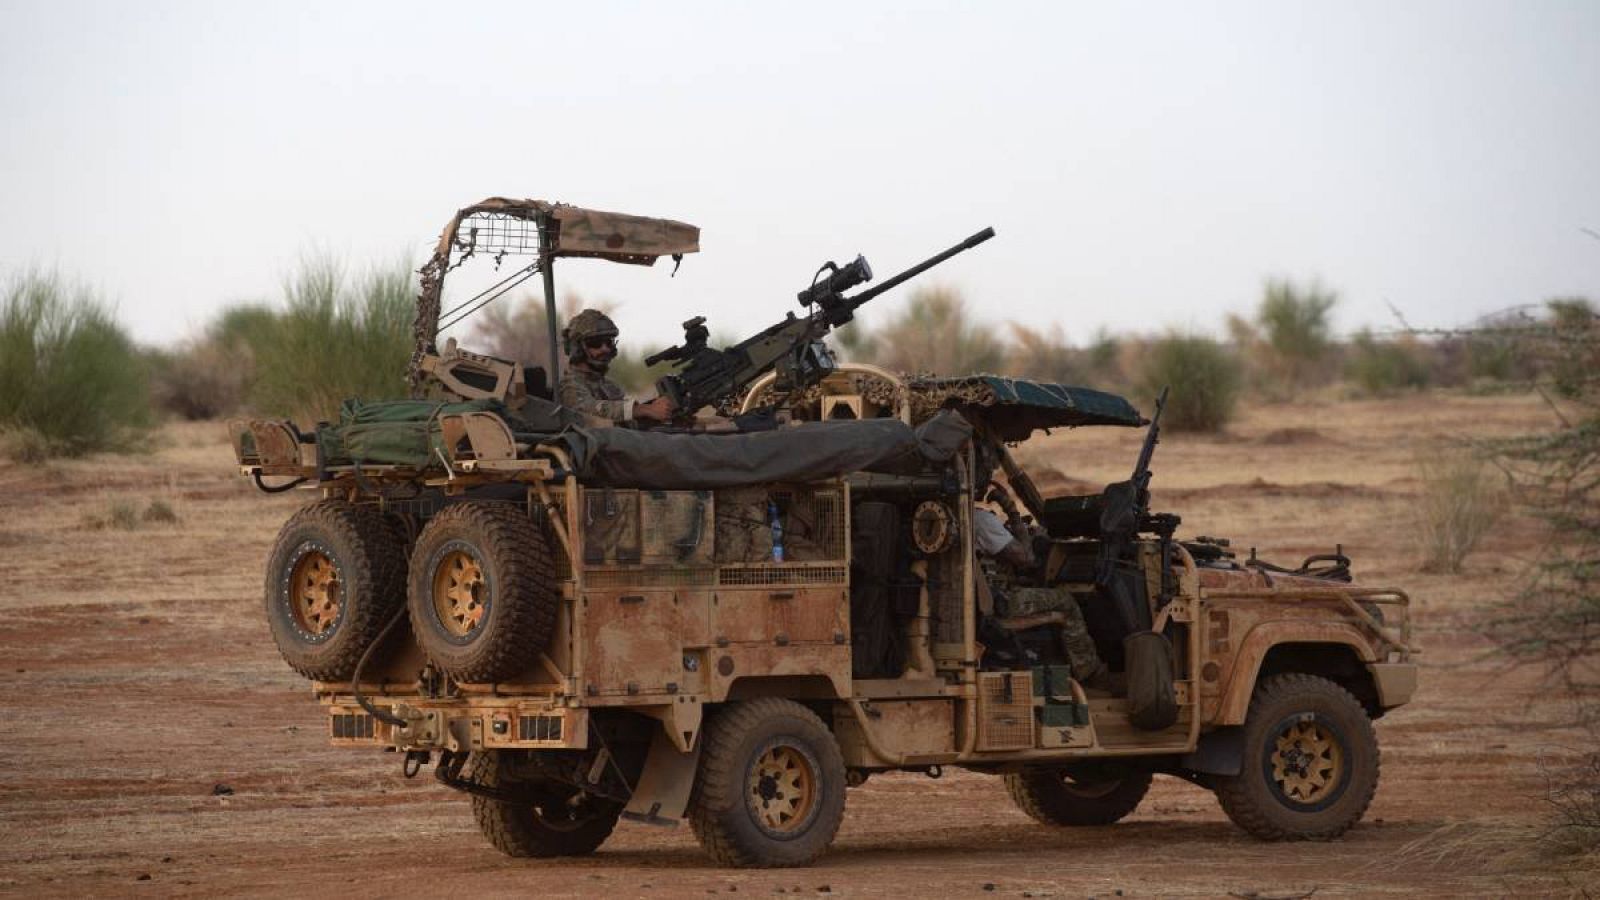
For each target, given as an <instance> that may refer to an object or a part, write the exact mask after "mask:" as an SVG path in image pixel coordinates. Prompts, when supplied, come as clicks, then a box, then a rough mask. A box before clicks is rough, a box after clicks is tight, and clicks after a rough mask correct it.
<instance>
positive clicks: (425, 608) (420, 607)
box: [407, 502, 560, 682]
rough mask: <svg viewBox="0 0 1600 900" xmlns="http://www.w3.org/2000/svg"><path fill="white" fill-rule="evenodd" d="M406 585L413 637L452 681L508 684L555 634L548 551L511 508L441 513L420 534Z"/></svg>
mask: <svg viewBox="0 0 1600 900" xmlns="http://www.w3.org/2000/svg"><path fill="white" fill-rule="evenodd" d="M410 582H411V583H410V587H409V589H408V591H407V594H408V596H409V604H410V610H411V628H412V631H413V632H414V633H415V634H416V636H417V641H418V643H420V644H421V645H422V649H423V651H424V652H425V653H427V654H428V656H429V657H430V658H431V659H432V660H433V661H434V662H435V663H436V664H438V665H439V667H440V668H442V669H444V670H445V671H446V672H449V673H450V675H451V676H452V677H454V678H455V679H456V680H457V681H469V682H490V681H503V680H505V679H507V678H511V677H512V676H514V675H516V674H518V673H519V672H521V671H522V670H523V669H525V668H526V667H527V665H528V662H529V661H530V660H532V659H533V658H534V655H535V654H537V653H538V652H539V651H541V650H543V649H544V648H545V646H546V645H547V644H549V642H550V635H551V633H552V632H553V631H554V630H555V622H556V604H557V603H558V602H560V594H559V592H558V591H557V589H556V582H555V569H554V565H553V563H552V561H551V558H550V546H549V543H548V542H547V541H546V540H545V536H544V533H543V532H542V531H540V530H539V527H538V526H537V525H535V524H534V523H533V522H532V521H531V520H530V519H529V518H528V517H527V516H526V515H524V514H523V511H522V509H521V508H520V507H518V506H516V505H514V504H510V503H483V502H472V503H458V504H456V505H454V506H447V507H445V508H444V509H443V510H441V511H440V512H439V514H438V515H436V516H434V517H433V519H432V521H430V522H428V524H427V526H426V527H424V528H423V529H422V533H421V534H420V535H418V536H417V546H416V549H415V550H413V551H412V553H411V575H410Z"/></svg>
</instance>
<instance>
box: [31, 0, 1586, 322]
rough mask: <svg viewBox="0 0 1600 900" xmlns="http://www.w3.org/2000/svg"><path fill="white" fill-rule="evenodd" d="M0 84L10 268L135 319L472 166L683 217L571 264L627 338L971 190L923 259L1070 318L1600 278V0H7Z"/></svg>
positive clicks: (956, 202)
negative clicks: (69, 287)
mask: <svg viewBox="0 0 1600 900" xmlns="http://www.w3.org/2000/svg"><path fill="white" fill-rule="evenodd" d="M0 117H3V118H0V121H3V132H0V134H3V136H0V201H3V202H0V272H6V271H15V270H16V269H18V268H19V267H23V266H27V265H30V264H43V265H46V266H51V265H54V266H58V267H59V268H60V269H61V270H63V271H64V272H67V273H69V274H72V275H75V276H77V277H80V278H82V279H83V280H85V281H87V282H89V283H90V284H92V285H94V286H96V287H99V288H100V289H102V290H103V292H104V293H105V294H106V295H107V296H108V297H109V298H111V299H113V300H115V302H116V303H117V306H118V310H119V315H120V317H121V318H122V320H123V321H124V322H126V323H127V325H128V326H129V327H130V328H131V330H132V331H133V333H134V335H135V336H136V337H137V338H138V339H140V340H141V341H145V342H149V343H166V342H170V341H172V340H175V339H178V338H181V337H184V336H187V335H190V334H193V333H195V332H196V331H198V330H199V329H200V328H202V327H203V326H204V324H205V323H206V322H208V321H209V320H210V319H211V317H212V316H213V315H214V314H215V313H216V312H217V311H218V310H219V309H221V308H222V307H224V306H225V305H226V304H228V303H231V302H238V301H243V300H252V299H255V300H262V299H266V300H276V299H277V298H278V296H279V294H280V283H281V280H282V278H283V277H284V275H285V273H286V272H288V271H289V270H290V269H291V268H292V267H293V266H294V264H295V262H296V260H297V259H299V258H300V257H301V256H302V255H303V254H305V253H306V252H307V251H309V250H314V249H317V248H321V249H325V250H328V251H332V252H333V253H335V254H337V255H338V256H340V257H342V258H345V259H348V260H350V261H352V263H354V264H357V265H365V264H368V263H371V262H378V261H382V260H389V259H394V258H395V257H397V256H399V255H407V256H409V257H412V258H413V259H414V260H415V261H416V262H420V261H421V260H422V259H423V258H424V257H425V253H426V248H427V247H428V246H429V245H431V243H432V242H433V241H434V240H435V239H436V237H437V234H438V231H439V228H440V227H441V226H442V225H443V224H444V221H445V220H446V219H447V218H448V217H449V215H450V214H451V213H452V212H453V211H454V210H455V209H456V208H457V207H459V206H462V205H465V204H467V203H469V202H472V201H475V200H478V199H480V198H482V197H486V196H493V195H501V196H524V197H538V198H542V199H547V200H562V201H566V202H570V203H575V204H578V205H584V206H592V207H596V208H600V209H614V210H621V211H627V212H634V213H639V214H644V215H654V216H664V217H670V218H676V219H682V220H685V221H688V222H693V223H694V224H697V225H699V226H700V227H701V228H702V247H703V252H702V253H701V254H699V256H697V257H690V258H689V259H687V260H685V262H684V265H683V268H682V270H681V272H680V273H679V274H678V276H677V277H676V278H668V277H667V276H668V270H669V268H670V266H668V265H658V266H657V267H656V268H654V269H649V270H636V269H628V268H624V267H618V266H609V265H606V264H603V263H596V262H592V261H574V262H571V263H569V264H565V265H564V267H561V268H558V272H557V275H558V279H559V281H560V282H561V284H562V286H563V288H568V289H573V290H576V291H578V292H580V293H581V294H583V295H584V296H586V297H591V298H601V299H607V300H610V301H612V302H613V303H617V304H620V310H619V315H618V318H619V320H620V321H621V324H622V326H623V329H624V337H625V339H630V340H637V341H638V342H639V343H641V344H642V343H661V342H664V341H666V340H671V339H673V338H674V337H675V333H676V328H677V323H678V322H680V321H681V320H683V319H685V318H688V317H689V316H690V315H692V314H694V313H696V312H703V313H705V314H706V315H708V316H709V317H710V319H711V323H712V327H713V329H714V330H715V331H716V332H718V333H723V334H731V333H735V332H745V331H749V330H752V329H754V328H757V327H759V326H761V325H764V324H766V322H767V321H768V320H771V319H774V318H776V317H778V316H781V315H782V314H783V313H784V312H785V311H787V310H791V309H796V307H795V306H794V294H795V292H796V291H797V290H799V289H800V288H801V287H803V286H804V285H805V284H806V283H807V282H808V281H809V280H810V277H811V273H812V272H813V271H814V270H815V269H816V267H817V266H818V265H819V264H820V263H821V262H823V261H824V260H826V259H829V258H836V259H839V260H840V261H844V260H846V259H848V258H850V257H853V255H854V254H856V253H858V252H859V253H864V254H866V255H867V257H868V259H870V260H871V262H872V264H873V266H874V268H875V269H876V270H877V271H878V272H879V274H880V277H883V276H887V275H888V274H890V273H892V272H893V271H895V270H898V269H900V268H902V267H904V266H906V265H909V264H911V263H913V262H915V261H917V260H918V259H920V258H921V257H923V256H926V255H929V254H931V253H933V252H935V251H937V250H939V249H942V248H944V247H945V246H947V245H949V244H952V243H954V242H955V241H956V240H958V239H960V238H962V237H964V236H966V235H967V234H970V233H972V232H974V231H976V230H978V229H979V228H981V227H983V226H985V225H993V226H994V227H995V228H996V230H997V231H998V232H999V237H998V238H996V239H995V240H993V241H991V242H989V243H987V244H985V245H983V246H982V247H980V248H979V249H977V250H975V251H973V252H971V253H969V254H966V255H965V256H963V257H960V258H958V259H957V260H955V261H952V262H951V263H949V264H947V265H946V266H945V267H943V268H942V269H940V270H939V271H937V272H936V273H930V275H929V276H924V277H925V279H926V280H927V281H928V282H929V283H933V282H940V283H945V284H949V285H952V286H955V287H958V288H960V289H961V290H962V291H964V292H965V293H966V295H967V296H968V297H969V298H970V299H971V300H972V301H974V303H975V305H976V306H977V308H978V310H979V313H980V315H981V316H983V317H984V318H986V319H988V320H990V321H993V322H996V323H999V322H1004V321H1007V320H1022V321H1029V322H1033V323H1038V324H1046V323H1059V324H1060V325H1061V326H1062V327H1063V328H1064V329H1065V331H1066V333H1067V335H1068V336H1069V338H1071V339H1074V340H1077V341H1082V340H1084V339H1087V338H1088V337H1090V336H1091V335H1092V333H1093V332H1094V330H1095V329H1096V328H1098V327H1100V326H1108V327H1110V328H1113V329H1140V330H1156V329H1159V328H1162V327H1166V326H1175V327H1186V328H1216V327H1217V326H1218V324H1219V323H1220V322H1221V319H1222V316H1223V315H1224V314H1225V313H1226V312H1229V311H1238V312H1248V311H1249V310H1251V309H1253V307H1254V305H1255V303H1256V302H1257V300H1258V298H1259V296H1260V290H1261V285H1262V282H1263V280H1264V279H1265V278H1266V277H1268V276H1273V275H1283V276H1289V277H1293V278H1297V279H1298V278H1311V277H1320V278H1321V279H1322V280H1323V281H1324V282H1325V283H1326V284H1327V285H1329V286H1331V287H1333V288H1335V289H1336V290H1338V291H1339V292H1340V294H1341V296H1342V298H1343V299H1342V302H1341V304H1340V307H1339V309H1338V313H1337V319H1336V321H1337V324H1338V325H1339V327H1340V328H1341V329H1345V330H1348V329H1353V328H1355V327H1358V326H1360V325H1363V324H1375V325H1378V326H1381V327H1389V326H1392V325H1393V324H1394V320H1393V318H1392V316H1391V314H1390V313H1389V312H1388V309H1387V307H1386V305H1385V304H1386V303H1393V304H1394V305H1395V306H1396V307H1398V308H1400V309H1401V310H1402V311H1403V312H1404V313H1405V314H1406V316H1407V317H1408V318H1409V319H1410V320H1411V321H1412V323H1413V324H1417V325H1430V324H1431V325H1445V324H1456V323H1462V322H1465V321H1468V320H1470V319H1471V318H1473V317H1474V316H1476V315H1478V314H1481V313H1485V312H1489V311H1493V310H1498V309H1502V308H1505V307H1509V306H1512V305H1515V304H1520V303H1527V302H1532V301H1537V300H1541V299H1543V298H1546V297H1549V296H1552V295H1562V294H1587V295H1589V296H1591V297H1595V298H1596V299H1600V239H1597V238H1596V237H1594V236H1591V235H1589V234H1587V233H1585V231H1584V230H1583V229H1585V228H1589V229H1594V230H1595V231H1597V232H1600V2H1597V0H1575V2H1534V0H1519V2H1504V3H1487V2H1426V3H1423V2H1337V3H1333V2H1330V3H1325V4H1311V3H1303V2H1270V3H1269V2H1261V3H1250V4H1218V3H1204V4H1200V3H1171V4H1140V5H1134V4H1120V3H1093V4H1090V3H1028V4H1022V3H999V2H990V3H982V4H979V3H937V2H923V3H867V2H857V3H837V4H835V3H825V2H809V3H804V4H799V3H793V4H775V3H753V2H752V3H732V2H729V3H697V2H685V0H674V2H671V3H610V2H601V0H595V2H585V3H571V2H567V3H543V4H540V3H508V4H503V5H502V4H494V3H476V4H466V5H459V4H447V3H437V2H435V3H429V4H422V5H413V4H403V3H389V2H386V3H316V4H311V3H261V2H255V3H248V4H244V3H210V2H206V3H192V4H190V3H156V2H140V3H123V2H116V3H71V2H49V3H19V2H15V0H0ZM909 297H910V291H909V290H906V289H901V290H900V291H898V292H896V293H894V294H891V295H886V296H885V297H883V298H881V299H880V300H879V301H877V303H876V304H875V307H876V309H873V308H870V307H869V310H870V312H869V313H868V314H867V315H866V316H865V318H867V319H868V321H871V320H872V319H873V318H874V317H877V318H881V317H883V316H885V315H887V314H889V313H891V312H893V311H895V310H897V309H899V308H901V307H902V306H903V304H904V303H906V302H907V301H908V299H909Z"/></svg>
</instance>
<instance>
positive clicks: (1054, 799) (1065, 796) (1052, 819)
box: [1005, 770, 1151, 827]
mask: <svg viewBox="0 0 1600 900" xmlns="http://www.w3.org/2000/svg"><path fill="white" fill-rule="evenodd" d="M1150 780H1151V777H1150V773H1149V772H1131V773H1129V774H1128V775H1126V776H1124V777H1123V778H1122V779H1121V781H1120V782H1119V783H1118V785H1117V787H1116V789H1115V790H1114V791H1113V792H1112V793H1111V795H1109V796H1108V797H1076V796H1073V795H1072V794H1071V793H1070V792H1068V791H1067V790H1065V788H1064V786H1063V785H1062V784H1061V781H1060V775H1059V773H1057V772H1055V771H1051V770H1036V771H1031V772H1017V773H1012V774H1008V775H1006V776H1005V782H1006V793H1008V794H1010V795H1011V802H1013V803H1015V804H1016V805H1017V808H1018V809H1020V810H1022V811H1023V812H1025V813H1027V814H1028V816H1029V817H1030V818H1032V819H1033V820H1035V821H1037V822H1040V823H1043V824H1045V825H1053V826H1060V827H1094V826H1100V825H1111V824H1113V823H1115V822H1118V821H1120V820H1122V819H1123V818H1124V817H1126V816H1128V815H1129V814H1130V813H1132V812H1133V811H1134V810H1135V809H1138V808H1139V804H1140V802H1142V801H1143V800H1144V796H1145V794H1146V793H1147V792H1148V791H1149V790H1150Z"/></svg>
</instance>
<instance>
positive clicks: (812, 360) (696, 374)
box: [645, 228, 994, 416]
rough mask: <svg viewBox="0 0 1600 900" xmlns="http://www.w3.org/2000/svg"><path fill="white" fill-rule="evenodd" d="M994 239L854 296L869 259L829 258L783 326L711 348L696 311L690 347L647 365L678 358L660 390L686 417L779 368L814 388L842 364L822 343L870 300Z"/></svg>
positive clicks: (868, 276)
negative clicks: (803, 312) (799, 312)
mask: <svg viewBox="0 0 1600 900" xmlns="http://www.w3.org/2000/svg"><path fill="white" fill-rule="evenodd" d="M992 237H994V229H993V228H985V229H984V230H982V231H980V232H978V233H977V234H974V235H973V236H971V237H969V238H967V239H966V240H964V241H962V242H961V243H959V244H957V245H955V246H954V247H951V248H950V249H948V250H946V251H944V252H943V253H940V254H938V255H936V256H933V257H930V258H928V259H926V260H924V261H922V262H920V263H918V264H916V265H914V266H912V267H911V268H909V269H907V270H905V271H904V272H901V273H900V274H898V275H896V276H894V277H893V278H890V279H889V280H888V281H885V282H883V283H882V284H880V285H878V286H877V287H874V288H872V289H870V290H866V291H862V292H861V293H859V294H856V295H854V296H850V297H847V296H845V294H844V292H845V291H848V290H850V289H851V288H854V287H856V286H858V285H861V284H865V283H866V282H868V281H871V280H872V267H871V266H869V265H868V264H867V260H866V257H864V256H857V257H856V258H855V260H854V261H853V262H850V263H847V264H845V265H843V266H840V265H838V264H836V263H833V262H828V263H826V264H824V265H823V266H822V268H820V269H818V270H817V274H816V277H815V278H813V279H812V282H811V286H810V287H808V288H806V289H805V290H803V291H801V292H800V295H799V299H800V305H802V306H804V307H806V309H807V313H806V315H805V316H803V317H802V316H796V315H795V314H794V313H789V314H788V315H787V317H786V318H784V319H783V320H782V321H780V322H778V323H777V324H775V325H772V326H769V327H768V328H765V329H763V330H762V331H760V332H758V333H756V334H755V335H752V336H751V337H748V338H745V339H744V340H742V341H740V342H739V343H737V344H734V345H733V346H731V347H725V348H723V349H721V350H717V349H715V348H712V347H708V346H706V339H707V338H708V337H709V336H710V331H709V330H708V329H707V328H706V318H705V316H695V317H694V318H692V319H690V320H689V321H687V322H685V323H683V333H684V339H683V343H682V344H679V345H678V346H675V347H668V348H667V349H665V350H663V351H661V352H660V353H656V354H654V355H652V356H650V357H648V358H646V359H645V364H646V365H652V366H653V365H655V364H656V363H658V362H676V363H678V371H676V372H674V373H672V374H670V375H665V376H662V378H661V379H660V380H658V381H657V382H656V390H657V391H659V392H660V393H661V395H662V396H664V397H670V398H671V399H672V402H673V405H674V406H676V407H677V409H678V411H679V413H680V414H681V415H685V416H687V415H691V414H693V413H694V411H695V410H698V409H700V408H702V407H705V406H709V405H712V404H715V403H719V402H721V401H723V400H726V399H729V398H732V397H734V396H737V395H738V394H739V393H741V392H742V391H744V390H745V388H747V387H749V386H750V385H751V383H753V382H754V381H755V380H756V379H757V378H760V377H761V376H762V375H764V374H766V373H767V372H769V371H773V370H776V372H777V382H776V384H775V385H774V386H775V387H776V389H777V390H778V391H780V392H782V393H789V392H791V391H796V390H799V389H801V388H805V387H808V386H810V385H812V384H816V383H817V382H818V381H821V380H822V378H823V377H824V376H826V375H827V374H828V373H829V372H831V371H833V368H834V362H833V355H832V354H831V353H830V352H829V351H828V347H827V345H826V344H824V343H823V342H822V338H823V336H824V335H826V334H827V333H828V332H829V331H831V330H833V329H834V328H836V327H838V326H840V325H843V324H845V323H846V322H849V321H850V320H851V319H852V318H854V317H855V311H856V309H857V308H859V307H860V306H861V305H862V304H863V303H866V302H867V301H868V300H871V299H872V298H874V297H876V296H878V295H879V294H881V293H883V292H884V291H887V290H889V289H891V288H894V287H896V286H898V285H899V284H901V283H902V282H904V281H906V280H908V279H911V278H915V277H916V276H918V275H920V274H922V273H923V272H925V271H927V270H928V269H931V268H933V267H934V266H937V265H938V264H940V263H942V262H944V261H945V260H947V259H949V258H950V257H952V256H955V255H956V254H957V253H962V252H964V251H966V250H970V249H972V248H973V247H976V246H978V245H979V244H981V243H983V242H984V241H986V240H988V239H989V238H992Z"/></svg>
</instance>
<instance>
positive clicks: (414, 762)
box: [400, 750, 433, 778]
mask: <svg viewBox="0 0 1600 900" xmlns="http://www.w3.org/2000/svg"><path fill="white" fill-rule="evenodd" d="M432 761H433V754H431V753H429V752H428V751H426V750H407V751H406V758H405V759H404V760H402V761H401V762H400V773H401V774H403V775H405V776H406V777H407V778H415V777H417V773H418V772H421V771H422V767H423V766H425V765H427V764H428V763H429V762H432Z"/></svg>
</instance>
